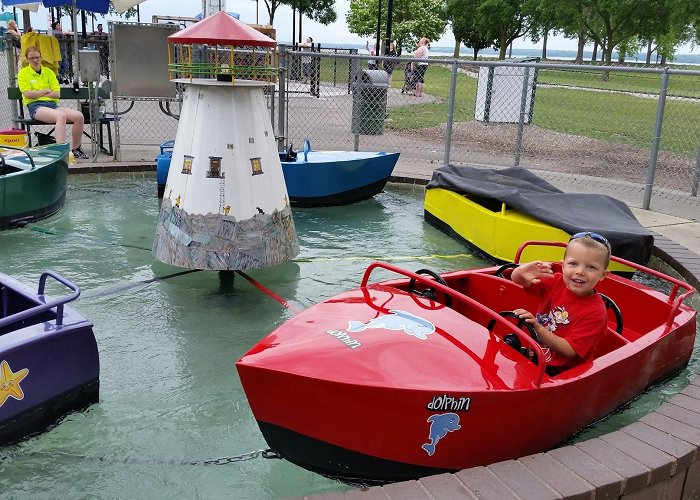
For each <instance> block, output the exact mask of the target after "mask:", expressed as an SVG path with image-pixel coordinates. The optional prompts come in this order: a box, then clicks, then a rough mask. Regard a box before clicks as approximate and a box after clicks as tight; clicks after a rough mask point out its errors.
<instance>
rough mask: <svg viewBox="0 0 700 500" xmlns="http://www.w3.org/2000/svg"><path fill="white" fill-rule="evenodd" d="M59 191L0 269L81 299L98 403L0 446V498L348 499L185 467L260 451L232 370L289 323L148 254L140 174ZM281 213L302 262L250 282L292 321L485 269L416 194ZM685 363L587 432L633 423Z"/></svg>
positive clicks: (276, 469)
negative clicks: (386, 267)
mask: <svg viewBox="0 0 700 500" xmlns="http://www.w3.org/2000/svg"><path fill="white" fill-rule="evenodd" d="M69 183H70V185H69V190H68V195H67V201H66V206H65V207H64V208H63V209H62V210H61V211H60V212H59V213H58V214H57V215H55V216H53V217H52V218H50V219H47V220H44V221H40V222H38V223H36V224H31V225H29V226H28V227H27V228H24V229H16V230H12V231H4V232H0V249H2V256H3V257H2V265H1V266H0V271H1V272H4V273H6V274H10V275H12V276H15V277H17V278H18V279H20V280H21V281H23V282H26V283H32V284H35V283H36V282H37V280H38V277H39V274H40V273H41V271H42V270H44V269H46V268H51V269H54V270H56V271H58V272H59V273H60V274H63V275H64V276H66V277H67V278H69V279H71V280H72V281H74V282H75V283H77V284H78V285H79V286H80V287H81V288H82V296H81V298H80V299H79V300H78V301H77V302H75V303H73V306H74V307H75V308H76V309H77V310H78V311H80V312H81V313H82V314H84V315H85V316H86V317H88V318H89V319H90V320H92V321H93V322H94V324H95V335H96V337H97V343H98V347H99V350H100V362H101V375H100V379H101V390H100V402H99V403H98V404H96V405H93V406H91V407H90V408H89V409H88V410H87V411H84V412H80V413H75V414H72V415H70V416H68V417H67V418H65V419H64V421H63V422H62V423H60V425H57V426H55V427H54V428H53V429H51V430H49V431H48V432H45V433H43V434H40V435H38V436H35V437H33V438H31V439H29V440H27V441H24V442H22V443H21V444H19V445H16V446H9V447H4V448H0V457H7V459H5V460H2V459H0V491H1V492H2V493H1V494H0V496H3V497H5V496H7V497H10V498H15V497H21V498H49V497H51V498H55V497H57V496H66V497H68V498H85V497H99V498H148V497H154V498H162V497H168V498H225V497H228V498H237V499H264V498H276V497H281V496H295V495H305V494H314V493H321V492H331V491H344V490H347V489H348V486H346V485H344V484H341V483H338V482H336V481H332V480H329V479H326V478H323V477H321V476H319V475H316V474H313V473H311V472H307V471H305V470H303V469H301V468H299V467H297V466H295V465H292V464H290V463H288V462H286V461H282V460H266V459H263V458H255V459H252V460H249V461H242V462H236V463H230V464H226V465H205V464H201V463H195V462H197V461H200V460H202V459H214V458H217V457H231V456H235V455H239V454H242V453H246V452H250V451H255V450H259V449H263V448H266V447H267V446H266V443H265V442H264V440H263V438H262V435H261V434H260V432H259V430H258V428H257V424H256V423H255V420H254V419H253V416H252V414H251V412H250V408H249V407H248V404H247V401H246V399H245V396H244V394H243V391H242V388H241V386H240V383H239V380H238V377H237V374H236V370H235V366H234V363H235V361H236V360H237V359H238V358H239V357H240V356H241V355H242V354H244V353H245V352H246V351H247V350H248V349H249V348H250V347H251V346H252V345H253V344H254V343H255V342H257V341H258V340H259V339H260V338H262V337H263V336H264V335H266V334H267V333H268V332H269V331H270V330H272V329H273V328H275V327H276V326H278V325H279V324H281V323H282V322H283V321H285V320H286V319H288V318H289V317H291V316H292V314H293V313H292V311H290V310H289V309H287V308H285V307H283V306H282V305H281V304H280V303H278V302H277V301H275V300H273V299H272V298H270V297H269V296H267V295H265V294H263V293H262V292H261V291H259V290H258V289H257V288H255V287H253V285H251V284H250V283H248V282H247V281H245V280H244V279H242V278H241V277H239V276H237V277H236V281H235V286H234V288H233V289H230V288H227V287H226V286H225V285H223V284H221V283H220V282H219V279H218V274H217V273H215V272H192V273H187V274H182V275H178V276H173V277H168V276H171V275H173V274H174V273H178V272H180V271H182V270H181V269H179V268H174V267H170V266H167V265H164V264H161V263H158V262H154V260H153V258H152V255H151V244H152V240H153V233H154V230H155V220H156V217H157V215H158V210H159V203H158V200H157V199H156V197H155V193H156V183H155V178H154V176H153V175H152V174H137V175H136V176H132V175H131V174H108V175H104V174H102V175H80V176H71V177H69ZM293 213H294V220H295V223H296V227H297V231H298V234H299V238H300V245H301V254H300V255H299V256H298V257H297V258H296V259H295V261H294V262H290V263H287V264H284V265H281V266H277V267H275V268H271V269H266V270H258V271H250V272H248V274H249V275H250V276H252V277H253V278H255V279H256V280H257V281H259V282H260V283H262V284H263V285H265V286H266V287H267V288H269V289H270V290H272V291H273V292H274V293H276V294H277V295H279V296H280V297H282V298H283V299H284V300H285V301H287V302H288V303H289V304H290V305H291V306H293V307H294V308H295V309H304V308H306V307H308V306H310V305H312V304H314V303H316V302H318V301H320V300H323V299H325V298H328V297H330V296H332V295H335V294H336V293H338V292H340V291H342V290H346V289H349V288H354V287H356V286H357V285H358V283H359V281H360V279H361V276H362V273H363V271H364V269H365V267H366V266H367V265H368V264H369V262H371V261H372V260H374V259H381V260H385V261H388V262H393V263H397V264H400V265H402V266H405V267H407V268H408V269H412V270H416V269H419V268H424V267H427V268H432V269H436V270H440V271H445V270H450V269H459V268H466V267H479V266H483V265H484V264H485V262H483V261H482V260H480V259H478V258H476V257H474V256H473V255H471V254H469V253H468V252H467V251H466V250H465V248H464V247H463V246H462V245H461V244H459V243H457V242H456V241H454V240H453V239H451V238H449V237H447V236H445V235H444V234H443V233H441V232H439V231H437V230H436V229H434V228H432V227H431V226H429V225H427V224H425V222H424V221H423V197H422V188H420V187H410V186H403V185H389V187H388V188H387V190H386V192H385V193H382V194H380V195H378V196H376V197H375V198H373V199H371V200H367V201H365V202H362V203H358V204H354V205H350V206H344V207H331V208H322V209H312V208H309V209H295V210H294V212H293ZM159 277H161V278H163V279H154V278H159ZM50 293H51V290H50ZM54 293H63V290H60V289H59V290H57V291H56V292H54ZM693 359H694V360H697V359H698V357H697V356H694V358H693ZM696 364H697V362H695V361H694V363H693V365H692V366H691V367H690V369H688V370H686V371H685V373H684V374H683V375H682V376H681V377H678V378H677V379H675V380H674V381H673V382H672V383H671V384H667V385H665V386H663V387H661V388H658V389H657V390H655V391H652V392H649V393H648V394H645V395H644V396H643V397H642V398H639V399H638V400H637V401H635V403H634V404H633V405H632V406H631V407H630V408H629V409H628V410H627V411H626V412H623V413H621V414H616V415H613V416H612V417H610V418H608V419H606V420H605V421H604V422H602V423H601V424H599V426H596V427H594V428H593V429H592V430H591V431H588V432H607V431H609V430H611V429H612V428H617V427H619V426H620V425H624V424H625V423H627V421H630V420H635V419H637V418H639V416H641V415H640V414H639V412H641V411H644V412H646V411H649V410H648V409H649V408H651V409H653V407H655V405H658V404H659V402H660V401H661V400H662V399H663V398H664V397H666V396H667V394H672V393H674V392H676V391H677V390H679V388H680V387H682V386H683V385H684V384H685V383H686V382H687V380H688V379H689V378H691V377H692V376H694V374H695V373H696V372H697V367H696V366H695V365H696ZM57 376H60V374H57ZM613 383H617V382H613ZM280 404H284V403H283V402H280ZM601 426H602V427H601ZM596 429H597V431H596Z"/></svg>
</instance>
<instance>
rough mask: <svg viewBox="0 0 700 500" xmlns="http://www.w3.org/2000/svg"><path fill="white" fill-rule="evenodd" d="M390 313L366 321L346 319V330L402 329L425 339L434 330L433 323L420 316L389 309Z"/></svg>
mask: <svg viewBox="0 0 700 500" xmlns="http://www.w3.org/2000/svg"><path fill="white" fill-rule="evenodd" d="M389 312H390V313H391V314H385V315H384V316H379V317H378V318H374V319H371V320H369V321H368V322H367V323H362V322H361V321H348V329H347V331H348V332H361V331H364V330H367V329H369V328H384V329H386V330H403V331H404V332H406V333H408V334H409V335H413V336H414V337H416V338H418V339H421V340H425V339H427V338H428V335H429V334H431V333H433V332H434V331H435V325H433V324H432V323H431V322H430V321H427V320H425V319H423V318H421V317H418V316H415V315H413V314H411V313H408V312H406V311H399V310H398V309H397V310H391V311H389Z"/></svg>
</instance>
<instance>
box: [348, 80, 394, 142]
mask: <svg viewBox="0 0 700 500" xmlns="http://www.w3.org/2000/svg"><path fill="white" fill-rule="evenodd" d="M388 91H389V75H388V74H387V72H386V71H380V70H363V71H362V72H361V73H360V77H359V78H358V79H357V81H356V82H355V86H354V90H353V96H352V133H353V134H359V135H382V134H383V133H384V119H385V118H386V100H387V92H388Z"/></svg>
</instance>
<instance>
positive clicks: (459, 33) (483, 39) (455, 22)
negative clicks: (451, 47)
mask: <svg viewBox="0 0 700 500" xmlns="http://www.w3.org/2000/svg"><path fill="white" fill-rule="evenodd" d="M478 5H479V0H448V1H447V18H448V19H449V20H450V23H451V24H452V33H454V36H455V52H454V57H455V58H457V57H459V46H460V45H461V44H462V43H464V46H465V47H469V48H471V49H472V50H473V52H474V60H475V61H476V59H477V57H478V54H479V51H480V50H482V49H485V48H487V47H490V46H491V45H493V43H494V38H495V36H494V35H493V34H492V33H485V32H483V28H481V27H479V26H478V25H477V23H476V17H475V16H474V12H476V8H477V7H478Z"/></svg>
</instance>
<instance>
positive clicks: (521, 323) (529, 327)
mask: <svg viewBox="0 0 700 500" xmlns="http://www.w3.org/2000/svg"><path fill="white" fill-rule="evenodd" d="M498 315H499V316H502V317H504V318H515V319H517V320H518V324H517V326H518V328H523V327H525V329H526V330H527V333H529V334H530V337H532V339H533V340H534V341H535V342H537V343H538V344H539V342H540V337H539V335H537V331H536V330H535V327H534V326H532V325H531V324H530V323H526V322H525V320H524V319H522V318H521V317H519V316H518V315H517V314H515V313H514V312H513V311H501V312H499V313H498ZM492 323H493V324H495V321H492ZM489 326H490V327H491V328H493V325H492V324H491V323H489ZM491 328H489V330H490V329H491Z"/></svg>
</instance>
